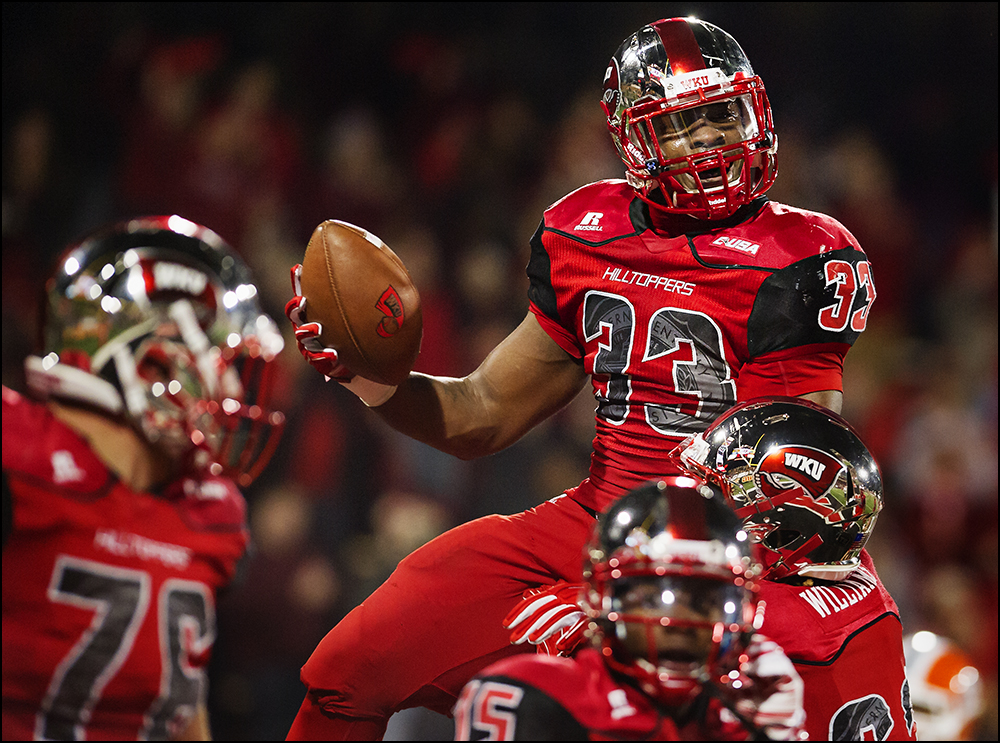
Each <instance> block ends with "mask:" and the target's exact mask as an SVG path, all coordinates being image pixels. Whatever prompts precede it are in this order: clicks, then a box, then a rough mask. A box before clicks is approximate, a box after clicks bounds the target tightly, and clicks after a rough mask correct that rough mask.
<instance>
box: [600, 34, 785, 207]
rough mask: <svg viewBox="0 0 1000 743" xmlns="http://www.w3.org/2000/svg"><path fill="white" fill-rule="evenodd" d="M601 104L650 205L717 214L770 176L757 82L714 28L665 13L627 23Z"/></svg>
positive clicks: (773, 140) (769, 142)
mask: <svg viewBox="0 0 1000 743" xmlns="http://www.w3.org/2000/svg"><path fill="white" fill-rule="evenodd" d="M601 105H602V106H603V108H604V112H605V114H606V115H607V119H608V129H609V130H610V131H611V136H612V138H613V139H614V142H615V146H616V148H617V149H618V153H619V155H620V156H621V158H622V162H623V163H624V164H625V174H626V178H627V180H628V182H629V183H630V184H631V185H632V186H633V188H635V189H636V191H637V193H638V195H639V196H640V198H642V199H643V200H644V201H646V202H647V203H649V204H650V205H651V206H652V207H654V208H657V209H662V210H665V211H668V212H672V213H678V214H687V215H690V216H693V217H698V218H700V219H722V218H724V217H727V216H729V215H731V214H733V213H734V212H735V211H736V210H737V209H739V208H740V207H741V206H743V205H744V204H747V203H749V202H750V201H753V200H754V199H756V198H758V197H759V196H761V195H763V194H764V193H765V192H766V191H767V190H768V189H769V188H770V187H771V186H772V185H773V184H774V179H775V176H776V175H777V157H776V156H777V150H778V140H777V137H776V135H775V133H774V123H773V121H772V117H771V105H770V103H769V102H768V100H767V94H766V93H765V92H764V85H763V83H762V82H761V80H760V78H759V77H758V76H757V75H755V74H754V71H753V68H752V67H751V66H750V61H749V60H748V59H747V57H746V55H745V54H744V53H743V50H742V49H741V48H740V45H739V44H738V43H736V40H735V39H734V38H733V37H732V36H730V35H729V34H728V33H726V32H725V31H723V30H722V29H721V28H719V27H718V26H714V25H712V24H711V23H706V22H705V21H702V20H699V19H697V18H668V19H663V20H660V21H656V22H655V23H651V24H649V25H647V26H644V27H643V28H641V29H639V30H638V31H636V32H635V33H634V34H632V35H631V36H629V37H628V38H627V39H625V41H623V42H622V44H621V46H620V47H619V48H618V51H617V52H615V55H614V56H613V57H612V58H611V62H610V64H609V65H608V69H607V72H606V73H605V76H604V92H603V97H602V99H601Z"/></svg>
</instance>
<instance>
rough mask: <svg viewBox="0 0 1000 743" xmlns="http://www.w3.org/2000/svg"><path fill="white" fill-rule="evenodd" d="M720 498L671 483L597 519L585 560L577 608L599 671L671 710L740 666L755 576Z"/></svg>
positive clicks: (742, 536) (704, 488)
mask: <svg viewBox="0 0 1000 743" xmlns="http://www.w3.org/2000/svg"><path fill="white" fill-rule="evenodd" d="M753 550H754V547H753V546H752V544H751V542H750V539H749V538H748V536H747V534H746V533H745V532H744V531H742V530H741V528H740V521H739V519H738V518H737V517H736V515H735V514H734V513H733V512H732V511H731V510H730V508H729V507H728V506H727V505H726V503H725V499H724V497H723V496H722V494H721V493H720V492H719V491H718V489H717V488H716V487H714V486H711V485H709V484H708V483H707V482H705V481H704V480H702V479H701V478H699V477H697V476H695V475H691V476H685V475H672V476H670V477H664V478H662V479H659V480H654V481H651V482H649V483H647V484H645V485H643V486H640V487H638V488H636V489H634V490H632V491H630V492H629V493H627V494H626V495H625V496H623V497H622V498H620V499H619V500H618V501H616V502H615V503H614V504H613V505H612V506H610V507H609V508H608V510H607V511H606V512H605V513H604V514H603V515H602V516H601V517H600V519H599V521H598V524H597V526H596V527H595V529H594V531H593V534H592V536H591V538H590V541H589V543H588V545H587V548H586V550H585V553H584V566H583V576H584V584H585V588H584V591H583V600H582V602H581V604H582V606H584V608H585V609H586V611H587V613H588V615H589V616H590V617H591V619H592V620H593V621H594V622H596V624H597V625H598V626H599V628H600V630H601V631H600V633H599V634H598V637H599V641H600V645H601V652H602V654H603V655H604V658H605V662H606V663H607V664H608V665H609V667H611V668H612V669H613V670H615V671H617V672H618V673H620V674H622V675H624V676H627V677H629V678H631V679H633V680H634V681H635V683H636V684H637V685H638V687H639V688H640V689H642V690H643V691H644V692H645V693H647V694H649V695H650V696H652V697H654V698H656V699H658V700H660V701H661V702H663V703H665V704H668V705H671V706H673V705H677V704H681V703H683V702H685V701H687V700H688V699H690V698H691V697H692V696H694V695H695V694H697V693H698V690H699V688H700V685H701V684H702V683H704V682H705V681H706V680H707V679H709V678H717V679H721V678H722V677H723V676H725V675H726V674H727V673H729V672H730V671H731V670H733V669H736V668H737V667H738V665H739V656H740V654H741V653H743V652H744V650H745V649H746V643H747V642H748V641H749V638H750V637H751V635H752V633H753V631H754V621H755V619H756V618H757V617H756V612H757V591H758V578H759V576H760V572H761V568H760V565H759V563H758V562H757V561H756V560H755V559H754V556H753Z"/></svg>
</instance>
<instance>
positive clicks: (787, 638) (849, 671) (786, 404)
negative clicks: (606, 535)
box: [507, 398, 914, 740]
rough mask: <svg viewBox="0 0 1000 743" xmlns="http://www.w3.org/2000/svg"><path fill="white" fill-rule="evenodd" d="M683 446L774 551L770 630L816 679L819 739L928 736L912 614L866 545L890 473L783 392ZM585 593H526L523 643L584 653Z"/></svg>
mask: <svg viewBox="0 0 1000 743" xmlns="http://www.w3.org/2000/svg"><path fill="white" fill-rule="evenodd" d="M675 453H676V454H677V455H678V456H679V458H680V459H681V461H682V462H683V463H684V465H685V466H686V467H689V468H691V469H692V470H693V471H695V472H697V473H699V474H701V475H703V476H705V477H708V478H710V479H713V480H714V481H716V482H717V483H718V484H719V485H720V486H721V488H722V490H723V492H725V494H726V497H727V498H728V499H729V502H730V505H731V506H732V507H733V509H734V510H735V511H736V513H737V515H739V516H740V517H741V518H742V519H743V528H744V530H745V531H746V532H747V533H748V534H750V536H751V538H752V539H753V540H754V541H755V543H758V544H759V545H760V547H761V549H762V553H761V554H762V561H763V564H764V576H763V577H764V580H763V581H762V582H761V587H760V599H761V602H762V604H763V605H764V606H765V608H766V610H765V611H764V614H763V625H762V626H761V631H762V632H763V633H764V634H765V635H767V636H768V637H770V638H772V639H773V640H774V641H775V642H776V643H778V644H779V645H780V646H781V647H782V649H783V650H784V651H785V653H786V654H787V655H788V657H789V658H790V659H791V661H792V663H793V664H794V665H795V668H796V669H797V670H798V672H799V674H800V675H801V677H802V680H803V682H804V684H805V709H806V729H807V731H808V733H809V738H810V739H813V740H862V739H866V737H874V738H875V739H876V740H914V723H913V713H912V711H911V709H910V699H909V690H908V687H907V680H906V673H905V669H904V661H903V632H902V623H901V620H900V617H899V610H898V608H897V607H896V603H895V602H894V601H893V599H892V596H890V595H889V592H888V591H886V589H885V587H884V586H883V585H882V582H881V581H880V580H879V578H878V574H877V573H876V572H875V566H874V565H873V563H872V560H871V557H870V556H869V555H868V553H867V551H865V549H864V547H865V544H866V543H867V541H868V538H869V537H870V536H871V534H872V530H873V529H874V527H875V521H876V519H877V518H878V514H879V512H880V511H881V509H882V479H881V473H880V471H879V467H878V463H877V462H876V461H875V459H874V457H872V455H871V453H870V452H869V451H868V449H867V448H866V447H865V445H864V444H863V443H862V442H861V440H860V438H859V437H858V436H857V433H856V432H855V431H854V430H853V429H852V428H851V426H850V425H849V424H848V423H847V422H845V421H844V420H843V419H841V418H840V417H839V416H837V415H835V414H833V413H831V412H830V411H828V410H825V409H823V408H821V407H820V406H818V405H814V404H812V403H809V402H808V401H805V400H799V399H792V398H775V399H769V400H760V401H750V402H746V403H740V404H739V405H737V406H735V407H734V408H733V409H732V410H730V411H729V412H728V413H727V414H726V415H724V416H722V417H721V418H720V419H719V420H718V421H716V422H715V423H714V424H712V426H711V427H709V429H708V430H707V431H705V432H704V433H702V434H698V435H696V436H693V437H690V438H689V439H688V440H687V441H686V442H684V443H683V444H681V445H680V446H679V447H678V449H677V450H676V452H675ZM573 588H574V587H573V586H569V585H565V584H562V585H558V586H556V587H552V588H549V589H547V590H545V591H536V592H535V593H534V594H529V595H526V596H525V598H524V600H523V601H522V602H521V603H520V604H519V605H518V606H516V607H515V608H514V610H513V611H512V612H511V613H510V615H509V616H508V618H507V624H508V626H509V627H512V628H513V635H512V637H513V639H514V640H515V641H520V642H521V643H522V644H525V645H532V644H534V645H536V646H538V649H539V651H541V652H544V653H549V652H551V653H556V654H571V653H572V652H573V648H574V647H575V646H576V645H577V643H579V642H580V641H581V639H582V637H583V634H584V627H583V625H582V624H581V620H582V619H583V616H584V615H583V607H582V606H579V605H574V602H573V601H572V600H569V601H567V600H566V599H567V597H572V596H573ZM577 590H579V587H577Z"/></svg>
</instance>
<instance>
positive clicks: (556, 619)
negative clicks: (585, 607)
mask: <svg viewBox="0 0 1000 743" xmlns="http://www.w3.org/2000/svg"><path fill="white" fill-rule="evenodd" d="M582 588H583V584H581V583H565V582H560V583H556V584H555V585H552V586H547V587H540V588H529V589H528V590H527V591H525V592H524V593H523V594H522V598H521V601H520V603H518V604H517V606H515V607H514V608H513V609H512V610H511V612H510V613H509V614H508V615H507V616H506V618H505V619H504V620H503V626H504V627H505V628H506V629H509V630H511V633H510V641H511V644H513V645H520V644H521V643H524V642H528V643H531V644H532V645H536V646H537V647H538V652H539V653H542V654H545V655H561V656H564V657H569V656H570V655H572V654H573V651H574V650H575V649H576V647H577V645H579V644H580V641H581V640H583V639H584V632H585V630H586V629H587V624H588V621H587V615H586V614H584V613H583V611H582V610H581V609H580V605H579V604H578V603H577V602H578V600H579V596H580V590H581V589H582Z"/></svg>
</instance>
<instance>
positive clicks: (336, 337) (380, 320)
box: [301, 219, 423, 384]
mask: <svg viewBox="0 0 1000 743" xmlns="http://www.w3.org/2000/svg"><path fill="white" fill-rule="evenodd" d="M301 280H302V296H304V297H305V298H306V308H305V314H306V320H307V321H309V322H318V323H320V324H321V325H322V326H323V332H322V333H321V335H320V339H321V340H322V341H323V343H324V344H325V345H326V346H328V347H330V348H335V349H336V350H337V353H338V354H339V355H340V360H341V362H342V363H343V364H344V365H345V366H347V367H348V368H349V369H350V370H351V371H353V372H354V373H355V374H357V375H358V376H361V377H365V378H366V379H371V380H372V381H375V382H380V383H382V384H399V383H400V382H402V381H403V380H404V379H406V377H407V375H408V374H409V373H410V370H411V369H412V368H413V364H414V363H415V362H416V360H417V354H419V353H420V339H421V337H422V335H423V321H422V318H421V315H420V295H419V294H418V292H417V287H416V286H414V285H413V280H412V279H411V278H410V274H409V272H407V270H406V267H405V266H404V265H403V262H402V261H401V260H400V259H399V257H398V256H397V255H396V254H395V253H393V252H392V250H390V249H389V247H388V246H387V245H386V244H385V243H384V242H382V240H380V239H379V238H378V237H376V236H375V235H373V234H372V233H370V232H368V231H367V230H365V229H363V228H361V227H356V226H355V225H353V224H348V223H347V222H341V221H338V220H335V219H329V220H327V221H325V222H322V223H321V224H320V225H319V226H318V227H316V229H315V230H314V231H313V234H312V237H311V238H310V239H309V244H308V245H307V246H306V254H305V257H304V258H303V260H302V277H301Z"/></svg>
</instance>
